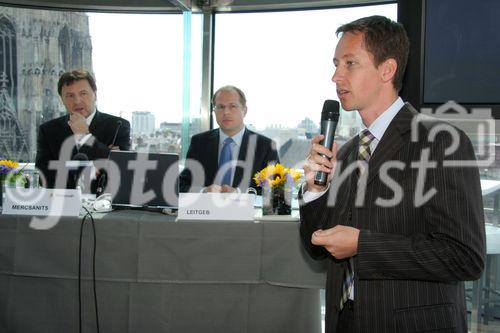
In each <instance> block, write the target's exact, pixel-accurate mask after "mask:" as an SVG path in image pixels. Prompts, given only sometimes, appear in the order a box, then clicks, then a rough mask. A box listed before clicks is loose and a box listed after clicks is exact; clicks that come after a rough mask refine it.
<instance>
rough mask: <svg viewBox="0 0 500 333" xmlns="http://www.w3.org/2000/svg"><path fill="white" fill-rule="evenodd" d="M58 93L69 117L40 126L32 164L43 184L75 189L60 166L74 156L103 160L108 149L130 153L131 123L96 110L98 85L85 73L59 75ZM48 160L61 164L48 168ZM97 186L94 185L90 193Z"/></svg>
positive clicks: (73, 72)
mask: <svg viewBox="0 0 500 333" xmlns="http://www.w3.org/2000/svg"><path fill="white" fill-rule="evenodd" d="M57 91H58V93H59V96H61V100H62V102H63V104H64V106H65V107H66V110H67V111H68V114H67V115H64V116H62V117H59V118H56V119H52V120H49V121H47V122H45V123H43V124H42V125H40V128H39V130H38V142H37V154H36V163H35V165H36V167H37V168H38V169H39V170H40V172H41V174H42V177H41V182H42V185H44V186H46V187H48V188H54V187H55V188H64V187H66V188H74V187H75V185H76V184H75V179H74V178H73V177H67V176H68V174H67V172H68V171H67V170H66V169H65V168H64V165H63V164H61V163H64V162H65V161H68V160H71V159H75V156H76V159H88V160H97V159H106V158H108V155H109V151H110V150H111V149H121V150H129V149H130V123H129V122H128V121H127V120H125V119H122V118H119V117H115V116H112V115H110V114H106V113H102V112H99V111H97V109H96V105H95V103H96V92H97V86H96V83H95V80H94V78H93V77H92V75H91V74H90V73H89V72H87V71H84V70H74V71H70V72H66V73H64V74H62V75H61V77H60V78H59V82H58V84H57ZM50 161H59V162H61V163H60V164H59V166H58V167H57V168H56V167H55V166H54V165H53V167H50V165H49V163H50ZM58 170H59V171H60V172H57V171H58ZM44 179H45V182H44V181H43V180H44ZM96 186H97V185H96V183H95V182H94V184H93V190H92V191H93V192H95V190H96Z"/></svg>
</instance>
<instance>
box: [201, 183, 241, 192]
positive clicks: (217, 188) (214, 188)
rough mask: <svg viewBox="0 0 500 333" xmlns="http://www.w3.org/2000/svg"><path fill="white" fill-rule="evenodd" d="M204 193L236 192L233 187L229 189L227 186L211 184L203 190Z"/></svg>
mask: <svg viewBox="0 0 500 333" xmlns="http://www.w3.org/2000/svg"><path fill="white" fill-rule="evenodd" d="M205 192H215V193H232V192H236V189H235V188H234V187H231V186H229V185H222V186H221V185H217V184H212V185H210V186H208V187H207V188H205Z"/></svg>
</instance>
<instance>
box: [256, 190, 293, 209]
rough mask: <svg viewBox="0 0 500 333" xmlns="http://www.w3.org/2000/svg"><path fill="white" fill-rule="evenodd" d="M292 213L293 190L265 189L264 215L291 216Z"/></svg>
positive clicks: (263, 197) (263, 198) (263, 200)
mask: <svg viewBox="0 0 500 333" xmlns="http://www.w3.org/2000/svg"><path fill="white" fill-rule="evenodd" d="M291 213H292V189H291V188H290V187H285V188H263V189H262V215H290V214H291Z"/></svg>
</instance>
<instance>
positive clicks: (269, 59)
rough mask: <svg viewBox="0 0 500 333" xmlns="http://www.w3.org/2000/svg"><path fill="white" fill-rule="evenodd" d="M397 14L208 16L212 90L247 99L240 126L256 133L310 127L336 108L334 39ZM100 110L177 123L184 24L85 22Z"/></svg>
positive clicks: (195, 60) (195, 46)
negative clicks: (233, 90) (352, 25)
mask: <svg viewBox="0 0 500 333" xmlns="http://www.w3.org/2000/svg"><path fill="white" fill-rule="evenodd" d="M396 9H397V7H396V5H395V4H390V5H377V6H370V7H364V6H363V7H354V8H340V9H329V10H312V11H287V12H267V13H238V14H234V13H227V14H219V15H217V17H216V24H215V26H216V32H215V35H216V37H215V64H214V88H215V89H217V88H218V87H220V86H222V85H226V84H232V85H236V86H238V87H240V88H241V89H242V90H243V91H244V92H245V93H246V95H247V100H248V114H247V118H246V120H245V121H246V123H247V124H253V125H254V126H256V127H257V128H258V129H264V128H265V127H267V126H270V125H274V126H278V127H289V128H293V127H296V126H297V124H298V123H299V122H300V121H301V120H302V119H304V118H305V117H309V118H311V119H313V120H314V121H315V122H319V117H320V113H321V108H322V105H323V102H324V100H325V99H337V97H336V94H335V85H334V84H333V83H332V82H331V77H332V75H333V71H334V67H333V63H332V58H333V54H334V50H335V45H336V43H337V38H336V36H335V30H336V29H337V27H338V26H339V25H341V24H343V23H347V22H350V21H352V20H354V19H356V18H359V17H363V16H368V15H374V14H380V15H385V16H388V17H390V18H392V19H394V20H395V19H396ZM89 26H90V35H91V38H92V46H93V52H92V53H93V57H92V59H93V67H94V73H95V75H96V80H97V85H98V91H97V105H98V108H99V110H101V111H103V112H108V113H112V114H117V115H122V116H123V117H124V118H126V119H129V120H130V119H131V114H132V111H150V112H152V113H153V114H154V115H155V118H156V126H159V124H160V122H163V121H168V122H180V121H181V119H182V108H183V103H182V97H183V90H182V87H183V17H182V15H173V14H168V15H156V14H104V13H91V14H89ZM191 30H192V31H191V32H192V34H191V40H192V43H191V45H192V47H191V53H190V57H191V62H190V64H191V76H190V83H191V102H190V105H191V112H192V113H193V114H196V113H199V98H200V91H201V75H200V70H201V47H200V46H201V35H202V31H201V19H200V16H199V15H192V27H191Z"/></svg>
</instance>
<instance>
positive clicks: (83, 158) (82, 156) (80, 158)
mask: <svg viewBox="0 0 500 333" xmlns="http://www.w3.org/2000/svg"><path fill="white" fill-rule="evenodd" d="M71 160H72V161H87V162H88V160H89V157H88V156H87V154H84V153H76V154H75V155H73V157H72V158H71ZM82 164H85V165H82ZM86 166H87V164H86V163H81V164H79V165H77V168H76V170H75V171H73V182H74V184H75V187H76V186H78V178H79V177H80V174H81V173H82V171H83V169H85V167H86Z"/></svg>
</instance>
